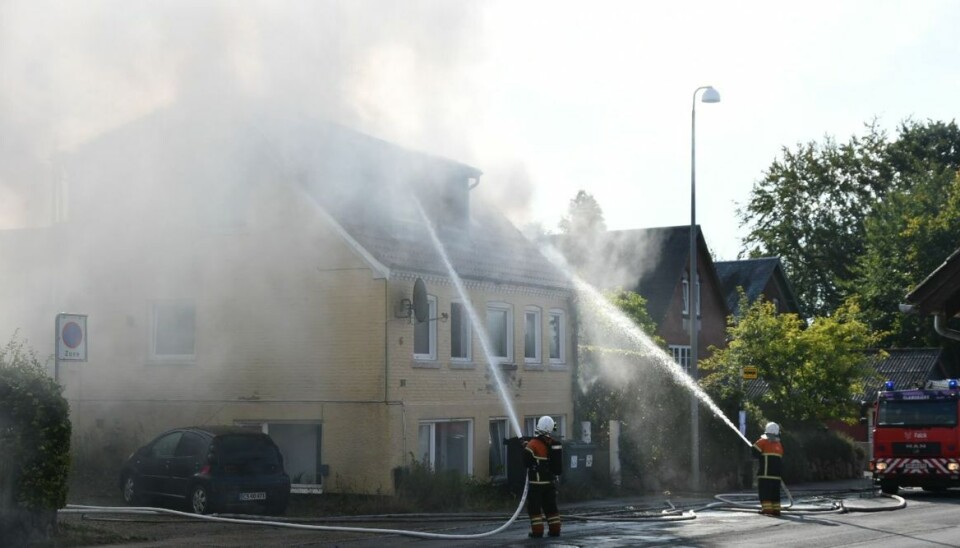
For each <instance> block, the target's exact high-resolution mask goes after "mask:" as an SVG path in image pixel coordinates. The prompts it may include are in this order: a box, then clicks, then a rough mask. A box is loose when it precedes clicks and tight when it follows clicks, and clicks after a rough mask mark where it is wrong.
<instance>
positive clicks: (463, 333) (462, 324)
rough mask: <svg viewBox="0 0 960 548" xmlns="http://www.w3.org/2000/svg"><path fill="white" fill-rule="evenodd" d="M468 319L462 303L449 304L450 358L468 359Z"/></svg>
mask: <svg viewBox="0 0 960 548" xmlns="http://www.w3.org/2000/svg"><path fill="white" fill-rule="evenodd" d="M470 350H471V349H470V318H469V316H468V315H467V309H466V308H465V307H464V306H463V303H450V358H451V359H453V360H464V361H466V360H469V359H470Z"/></svg>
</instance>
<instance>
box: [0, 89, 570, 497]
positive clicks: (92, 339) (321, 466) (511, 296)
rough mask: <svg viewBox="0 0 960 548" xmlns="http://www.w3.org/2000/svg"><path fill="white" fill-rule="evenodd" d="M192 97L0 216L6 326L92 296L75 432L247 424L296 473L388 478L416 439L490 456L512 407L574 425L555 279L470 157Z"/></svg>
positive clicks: (346, 482) (112, 440)
mask: <svg viewBox="0 0 960 548" xmlns="http://www.w3.org/2000/svg"><path fill="white" fill-rule="evenodd" d="M195 112H197V111H196V110H195V109H178V108H167V109H164V110H161V111H158V112H155V113H153V114H151V115H149V116H147V117H145V118H143V119H141V120H138V121H136V122H134V123H131V124H129V125H127V126H124V127H121V128H118V129H116V130H114V131H112V132H110V133H108V134H105V135H103V136H100V137H99V138H97V139H96V140H94V141H91V142H89V143H87V144H85V145H84V146H81V147H79V148H77V149H76V150H73V151H70V152H69V153H67V154H65V155H64V156H63V157H61V158H58V159H57V161H56V162H55V164H54V166H53V168H52V169H51V173H50V176H49V178H48V180H45V181H41V183H42V184H38V185H36V186H35V188H34V191H35V194H34V195H33V196H32V197H31V198H32V199H33V202H31V203H34V204H40V205H38V206H36V207H35V209H32V210H31V212H32V218H33V220H34V222H33V223H31V226H25V227H23V228H18V229H10V230H4V231H0V251H2V253H3V257H4V261H3V265H2V266H0V292H2V293H0V297H2V298H3V302H4V303H5V304H4V307H3V308H2V311H0V330H2V331H0V333H3V334H9V333H13V332H14V331H15V330H19V333H20V336H21V337H23V338H26V339H27V341H28V343H29V344H30V345H31V346H33V347H34V348H36V349H37V350H38V351H39V353H40V354H41V355H42V356H47V355H52V354H53V346H54V331H55V330H54V329H52V327H53V324H54V318H55V316H56V314H57V313H58V312H73V313H79V314H86V315H87V316H88V324H87V337H88V338H87V345H88V347H87V348H88V359H87V361H86V362H62V363H60V365H59V368H58V373H57V374H58V376H59V379H60V381H61V382H62V383H63V385H64V386H65V395H66V397H67V399H68V401H69V403H70V406H71V418H72V420H73V423H74V447H75V450H76V451H77V452H81V453H82V452H84V451H86V452H93V453H95V452H96V451H111V452H115V453H117V454H118V455H119V456H120V457H121V458H122V457H124V456H126V454H127V453H128V452H129V451H130V450H131V449H132V448H133V446H134V445H135V444H137V443H140V442H144V441H146V440H148V439H151V438H152V437H153V436H154V435H156V434H158V433H159V432H161V431H163V430H164V429H166V428H170V427H175V426H186V425H212V424H245V425H255V426H257V427H259V428H262V429H263V430H264V431H266V432H268V433H269V434H270V435H271V436H272V437H273V438H274V439H275V440H276V441H277V443H278V444H279V445H280V447H281V450H282V451H283V453H284V455H285V458H286V464H287V469H288V472H290V474H291V477H292V478H293V480H294V483H295V484H296V485H297V486H298V487H299V488H301V489H312V490H320V489H322V490H326V491H340V492H361V493H376V492H379V493H391V492H393V489H394V485H393V471H394V470H395V469H396V468H398V467H400V466H404V465H406V464H409V463H410V462H411V460H412V459H416V460H418V461H422V462H428V463H430V464H431V465H432V466H433V467H434V468H436V469H443V470H447V469H450V470H458V471H461V472H463V473H464V474H469V475H472V476H474V477H477V478H481V479H482V478H488V477H493V478H495V477H498V476H502V475H503V474H504V473H505V471H504V464H505V455H504V446H503V444H502V440H503V438H504V437H510V436H513V435H514V434H515V433H514V432H513V431H512V430H513V427H512V426H511V424H513V422H514V420H513V418H512V417H511V410H513V412H514V413H515V417H516V420H517V422H519V423H520V424H521V426H522V427H523V428H525V429H529V430H532V423H533V420H534V419H535V417H538V416H540V415H543V414H550V415H553V416H555V417H556V418H557V419H558V421H559V424H560V428H561V430H562V431H563V432H562V433H564V434H567V433H568V432H570V431H571V429H572V425H573V385H574V384H573V378H574V375H575V371H576V362H575V358H576V352H575V334H576V326H575V324H574V311H573V310H572V308H571V307H572V302H573V301H572V294H571V289H570V286H569V284H568V282H567V281H566V279H565V278H564V276H563V275H562V274H561V273H560V272H558V271H557V270H556V269H555V268H554V267H553V266H552V265H551V264H550V263H549V262H548V261H546V260H545V259H544V258H543V257H542V256H541V255H540V253H539V252H538V250H537V249H536V248H535V247H534V246H533V245H532V244H530V243H529V242H527V240H526V239H524V238H523V236H522V235H521V234H520V233H519V231H517V230H516V228H515V227H513V226H512V225H511V224H510V223H509V222H508V221H507V220H506V219H505V218H504V217H503V216H502V214H501V213H500V212H499V211H497V210H496V208H493V207H481V206H480V203H479V202H480V201H479V200H471V196H473V195H476V194H477V193H480V192H482V191H483V185H482V184H479V182H480V177H481V173H480V171H479V170H477V169H475V168H473V167H470V166H467V165H464V164H461V163H458V162H453V161H450V160H446V159H443V158H438V157H434V156H430V155H426V154H422V153H418V152H413V151H409V150H406V149H403V148H401V147H399V146H396V145H393V144H391V143H387V142H385V141H381V140H378V139H375V138H373V137H370V136H367V135H363V134H360V133H357V132H354V131H351V130H348V129H346V128H343V127H340V126H337V125H334V124H329V123H322V122H314V121H306V120H304V119H302V118H300V117H297V116H293V115H283V114H278V113H277V112H276V111H270V112H269V114H265V112H266V111H264V110H257V109H254V108H250V109H244V110H242V111H239V112H238V111H237V110H235V109H231V110H227V109H225V108H223V109H218V108H216V107H209V108H206V109H204V110H203V111H202V112H203V115H202V116H197V115H194V114H191V113H195ZM421 208H422V211H424V212H425V213H426V217H427V218H429V219H430V222H431V223H432V224H433V226H435V227H436V229H437V233H438V236H439V239H440V240H441V242H442V245H443V248H444V251H445V252H446V253H447V254H448V255H449V258H450V262H451V263H452V266H453V268H454V269H455V271H456V272H457V273H458V274H459V276H460V277H461V278H462V280H463V284H464V287H465V288H466V295H461V294H460V293H459V292H458V291H457V289H456V287H455V285H454V284H453V283H452V280H451V276H450V273H449V271H448V270H447V268H446V266H445V265H444V262H443V260H442V259H441V255H440V252H439V250H438V249H437V247H436V246H435V245H434V243H433V241H432V239H431V238H430V236H429V233H428V231H427V222H426V221H425V219H424V217H423V216H422V215H421V214H420V211H421ZM417 279H420V280H423V282H424V285H425V288H426V295H427V299H426V303H427V306H428V308H429V310H428V312H429V316H430V319H429V321H425V322H417V321H416V319H415V318H414V317H413V316H414V315H413V314H412V313H411V310H410V308H411V306H410V305H411V301H412V299H413V293H414V285H415V282H416V280H417ZM467 304H469V305H471V306H472V307H473V308H474V310H475V311H476V314H477V316H476V317H477V318H479V320H480V321H481V322H483V323H484V325H483V328H484V329H485V330H487V331H489V341H490V345H489V346H490V350H491V354H492V356H491V357H490V358H488V357H487V355H486V354H485V352H484V350H483V348H482V345H481V344H480V339H479V333H478V330H477V328H476V327H477V326H475V325H472V322H471V321H470V315H469V314H468V309H467V307H466V305H467ZM491 363H493V364H494V365H493V367H495V368H496V370H497V372H498V373H500V374H501V375H500V376H501V377H502V379H503V381H504V386H503V390H501V389H499V388H498V386H497V382H496V375H494V374H493V371H492V370H491V365H490V364H491ZM503 392H505V393H506V394H507V395H508V399H509V400H510V405H509V406H508V405H506V404H505V403H504V398H503V397H502V393H503Z"/></svg>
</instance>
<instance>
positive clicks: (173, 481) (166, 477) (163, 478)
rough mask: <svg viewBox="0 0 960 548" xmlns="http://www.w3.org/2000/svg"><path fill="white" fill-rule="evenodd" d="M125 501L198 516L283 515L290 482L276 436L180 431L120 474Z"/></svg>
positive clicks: (225, 429)
mask: <svg viewBox="0 0 960 548" xmlns="http://www.w3.org/2000/svg"><path fill="white" fill-rule="evenodd" d="M120 489H121V491H122V492H123V500H124V502H126V503H127V504H129V505H131V506H139V505H143V504H147V503H151V502H154V501H155V502H158V503H167V504H171V503H172V504H177V505H182V506H185V507H186V509H187V511H190V512H195V513H197V514H209V513H212V512H222V511H224V510H226V509H227V508H230V507H234V506H251V505H256V506H259V507H260V509H262V510H264V511H266V513H268V514H272V515H278V514H282V513H284V512H285V511H286V509H287V503H288V502H289V500H290V477H289V476H288V475H287V473H286V472H285V471H284V468H283V455H281V453H280V450H279V449H278V448H277V445H276V444H275V443H274V442H273V440H272V439H270V436H268V435H267V434H264V433H262V432H259V431H257V430H252V429H248V428H241V427H234V426H204V427H190V428H177V429H175V430H170V431H167V432H164V433H163V434H160V435H159V436H158V437H157V438H156V439H155V440H153V441H152V442H150V443H148V444H147V445H144V446H143V447H141V448H140V449H137V450H136V451H134V452H133V454H131V455H130V457H129V458H128V459H127V460H126V462H124V464H123V467H122V468H121V470H120Z"/></svg>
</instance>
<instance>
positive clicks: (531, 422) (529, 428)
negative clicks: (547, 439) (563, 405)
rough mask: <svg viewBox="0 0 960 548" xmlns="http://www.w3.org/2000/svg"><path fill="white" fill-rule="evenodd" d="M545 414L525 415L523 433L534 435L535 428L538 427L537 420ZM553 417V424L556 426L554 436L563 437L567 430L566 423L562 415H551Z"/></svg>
mask: <svg viewBox="0 0 960 548" xmlns="http://www.w3.org/2000/svg"><path fill="white" fill-rule="evenodd" d="M542 416H543V415H537V416H535V417H525V418H524V419H523V435H525V436H534V435H535V434H534V430H536V428H537V421H538V420H540V417H542ZM550 417H551V418H553V424H554V426H556V430H555V431H554V432H553V437H554V438H556V439H560V438H562V437H563V433H564V432H565V431H566V424H564V420H563V416H562V415H550Z"/></svg>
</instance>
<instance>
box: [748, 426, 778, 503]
mask: <svg viewBox="0 0 960 548" xmlns="http://www.w3.org/2000/svg"><path fill="white" fill-rule="evenodd" d="M753 452H754V455H756V457H757V458H758V459H760V467H759V468H758V469H757V492H758V493H757V494H758V495H760V513H761V514H766V515H769V516H779V515H780V481H781V478H780V470H781V466H782V463H783V445H781V444H780V425H779V424H777V423H775V422H768V423H767V426H766V428H764V432H763V435H762V436H760V439H759V440H757V442H756V443H754V444H753Z"/></svg>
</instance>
